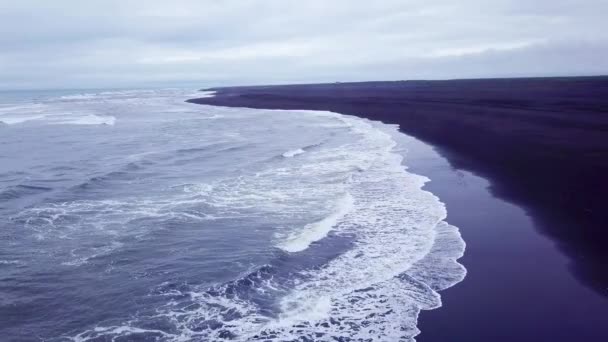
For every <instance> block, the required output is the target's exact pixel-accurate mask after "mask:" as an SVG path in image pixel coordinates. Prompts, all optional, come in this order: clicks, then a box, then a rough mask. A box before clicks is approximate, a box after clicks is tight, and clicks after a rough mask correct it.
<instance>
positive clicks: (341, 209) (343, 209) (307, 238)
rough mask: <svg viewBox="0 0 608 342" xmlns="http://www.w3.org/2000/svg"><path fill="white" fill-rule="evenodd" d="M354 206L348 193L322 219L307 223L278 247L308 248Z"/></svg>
mask: <svg viewBox="0 0 608 342" xmlns="http://www.w3.org/2000/svg"><path fill="white" fill-rule="evenodd" d="M353 208H354V199H353V197H352V196H351V195H350V194H346V195H344V197H342V198H341V199H340V200H339V201H338V203H337V205H336V208H335V209H334V212H332V213H331V214H330V215H329V216H327V217H325V218H324V219H322V220H320V221H317V222H313V223H309V224H307V225H306V226H304V228H302V230H301V231H299V232H297V233H294V234H292V235H291V236H290V237H289V238H288V239H287V241H285V242H283V243H281V244H280V245H279V248H281V249H282V250H284V251H287V252H290V253H295V252H301V251H303V250H305V249H306V248H308V246H310V244H312V243H313V242H316V241H319V240H321V239H323V238H324V237H326V236H327V234H328V233H329V232H330V231H331V229H332V228H333V227H334V226H335V225H336V224H338V222H339V221H340V220H342V219H343V218H344V216H345V215H347V214H348V213H349V212H350V211H351V210H353Z"/></svg>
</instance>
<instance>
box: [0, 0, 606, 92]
mask: <svg viewBox="0 0 608 342" xmlns="http://www.w3.org/2000/svg"><path fill="white" fill-rule="evenodd" d="M606 13H608V0H533V1H532V0H459V1H454V0H425V1H422V0H377V1H370V0H365V1H363V0H361V1H359V0H306V1H304V0H173V1H161V0H146V1H137V0H103V1H102V0H87V1H77V0H73V1H70V0H63V1H62V0H54V1H49V0H38V1H36V0H19V1H9V0H0V31H1V32H2V34H1V35H0V44H1V45H0V88H2V89H15V88H94V87H129V86H155V85H160V86H173V85H193V86H210V85H226V84H260V83H265V84H268V83H289V82H325V81H349V80H389V79H391V80H393V79H423V78H424V79H438V78H439V79H442V78H461V77H496V76H498V77H502V76H527V75H530V76H548V75H597V74H608V20H607V19H606Z"/></svg>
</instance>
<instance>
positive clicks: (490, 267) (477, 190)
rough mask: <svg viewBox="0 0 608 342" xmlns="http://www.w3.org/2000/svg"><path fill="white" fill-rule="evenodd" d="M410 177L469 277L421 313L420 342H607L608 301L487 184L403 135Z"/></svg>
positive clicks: (519, 210) (526, 218)
mask: <svg viewBox="0 0 608 342" xmlns="http://www.w3.org/2000/svg"><path fill="white" fill-rule="evenodd" d="M400 140H402V141H404V145H405V147H406V148H407V152H405V164H406V166H407V167H408V171H410V172H414V173H416V174H421V175H424V176H426V177H428V178H429V179H431V181H430V182H428V183H427V184H426V185H425V187H424V189H425V190H428V191H430V192H432V193H433V194H435V195H436V196H438V197H439V198H440V199H441V201H442V202H444V203H445V205H446V207H447V210H448V217H447V219H446V220H447V221H448V222H449V223H450V224H453V225H455V226H457V227H459V229H460V233H461V234H462V236H463V239H464V240H465V242H466V244H467V247H466V251H465V254H464V256H463V257H462V258H461V259H459V262H460V263H462V264H463V265H464V266H465V267H466V268H467V276H466V278H465V279H464V280H463V281H462V282H460V283H458V284H456V285H455V286H454V287H451V288H449V289H446V290H444V291H442V292H441V298H442V302H443V305H442V307H440V308H438V309H437V310H430V311H423V312H421V314H420V317H419V320H418V328H419V329H420V331H421V334H420V335H419V336H418V337H417V338H416V340H417V341H419V342H445V341H471V342H486V341H496V342H503V341H504V342H511V341H525V342H528V341H529V342H536V341H590V342H595V341H598V342H599V341H605V340H607V339H608V330H606V329H604V326H605V324H606V317H608V300H607V299H606V298H605V297H603V296H602V295H600V294H598V293H597V292H596V291H593V290H592V289H591V288H589V287H587V286H585V285H584V284H582V283H581V282H580V281H578V279H576V278H575V277H574V275H573V274H572V273H571V272H569V270H568V260H567V257H566V256H564V255H563V254H562V253H561V252H560V251H559V250H558V249H557V248H556V246H555V244H554V243H553V241H551V240H550V239H549V238H548V237H546V236H543V235H541V234H539V233H538V232H537V230H536V229H534V228H535V223H534V221H533V220H532V219H531V218H530V217H529V216H528V215H527V214H526V212H525V211H524V210H523V209H522V208H520V207H518V206H516V205H513V204H510V203H508V202H506V201H504V200H501V199H500V198H497V197H496V196H494V195H493V194H492V193H491V191H490V189H489V187H490V183H489V182H488V181H487V180H486V179H484V178H482V177H479V176H476V175H474V174H473V173H471V172H468V171H465V170H462V169H457V168H454V167H452V166H451V165H450V164H449V161H448V160H446V159H445V158H444V157H443V156H442V155H441V154H440V152H439V151H436V149H434V148H433V147H432V146H430V145H428V144H425V143H423V142H421V141H419V140H417V139H415V138H412V137H409V136H402V137H401V139H400Z"/></svg>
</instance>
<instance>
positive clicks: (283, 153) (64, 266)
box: [0, 90, 465, 341]
mask: <svg viewBox="0 0 608 342" xmlns="http://www.w3.org/2000/svg"><path fill="white" fill-rule="evenodd" d="M190 94H191V93H190V92H186V91H174V90H166V91H165V90H163V91H160V90H159V91H150V90H145V91H109V92H102V93H96V94H94V93H83V94H79V95H76V96H70V95H68V96H67V97H62V98H49V99H45V100H43V101H42V102H41V103H42V104H41V105H40V106H38V107H31V108H28V107H27V105H23V106H12V107H20V108H10V107H4V108H5V109H6V108H9V110H10V111H12V112H13V113H12V114H15V113H14V111H16V110H17V111H22V112H21V113H17V114H19V115H21V114H23V115H24V116H28V117H31V115H33V114H32V113H34V112H33V110H36V111H37V112H36V113H34V114H36V115H44V119H40V120H30V121H29V122H28V123H27V124H23V125H7V126H6V127H3V128H2V130H3V132H2V133H3V134H1V135H0V143H2V144H3V146H6V147H7V150H8V151H24V152H23V153H21V152H20V153H15V154H13V155H10V156H9V157H10V158H12V159H14V160H15V161H16V162H14V163H13V162H11V163H10V165H20V166H21V169H16V170H10V169H9V170H7V171H6V172H3V173H0V181H2V182H4V183H3V184H7V186H8V187H5V189H3V190H2V191H0V195H2V196H0V197H2V198H3V199H4V200H5V202H6V203H8V204H7V205H6V206H5V205H4V202H3V206H0V211H1V214H2V215H0V217H2V218H3V219H2V220H3V221H2V222H1V223H2V224H3V225H6V227H7V228H6V229H5V231H6V232H7V233H6V235H7V236H9V237H10V239H9V240H8V241H9V243H8V244H7V245H6V246H5V248H6V250H7V252H6V253H7V254H6V255H10V256H11V257H10V258H3V259H5V261H12V260H18V261H19V264H16V263H15V264H13V263H10V262H0V266H1V267H2V268H3V272H4V271H8V272H14V276H12V278H11V279H13V278H14V279H28V281H29V282H30V283H34V282H35V281H39V278H37V277H39V276H40V274H41V272H39V271H40V270H44V272H43V273H44V282H45V284H47V285H48V288H49V289H50V291H52V292H48V293H41V294H42V295H45V296H46V297H47V298H48V300H49V302H48V303H49V304H48V305H47V311H46V312H45V314H44V316H40V315H39V316H36V315H37V313H36V312H33V313H31V315H32V317H31V320H30V319H29V318H28V322H33V323H24V324H25V325H24V326H19V329H13V328H12V327H10V326H9V327H8V328H7V329H9V330H10V331H9V335H10V336H17V337H22V336H24V335H23V333H22V331H24V330H25V331H37V332H39V335H40V336H41V338H43V339H45V340H49V341H56V340H57V341H62V340H74V341H97V340H116V341H118V340H156V341H222V340H233V341H256V340H263V341H291V340H297V339H299V340H308V341H312V340H314V341H335V340H373V341H413V340H414V339H415V336H416V334H417V333H418V329H417V324H416V321H417V316H418V313H419V311H420V310H426V309H432V308H437V307H439V306H440V305H441V300H440V296H439V292H438V291H440V290H442V289H445V288H447V287H449V286H452V285H453V284H455V283H457V282H458V281H460V280H462V277H464V274H465V270H464V268H463V267H462V266H461V265H460V264H458V263H457V259H458V258H459V257H460V256H461V255H462V252H463V251H464V243H463V241H462V239H461V238H460V235H459V234H458V230H457V228H456V227H453V226H450V225H449V224H447V223H446V222H445V218H446V209H445V207H444V206H443V204H442V203H441V202H440V201H439V199H438V198H436V197H435V196H434V195H433V194H431V193H429V192H427V191H424V190H423V186H424V184H425V183H426V182H427V181H428V179H426V178H425V177H422V176H419V175H415V174H412V173H410V172H408V171H407V169H406V168H405V167H404V166H403V165H402V161H403V156H402V155H400V154H399V153H398V151H397V149H396V147H397V146H396V145H397V143H396V141H395V139H394V137H395V135H397V134H399V133H398V132H397V131H396V128H395V127H393V126H387V125H383V124H380V123H374V122H370V121H367V120H363V119H359V118H354V117H348V116H343V115H339V114H335V113H329V112H310V111H267V110H256V109H243V108H220V107H209V106H199V105H195V104H190V103H185V102H184V100H186V99H187V98H188V96H190ZM208 95H209V96H212V94H208ZM30 109H31V110H32V111H31V112H30ZM0 114H6V113H0ZM12 114H11V115H12ZM19 115H17V116H19ZM0 116H1V115H0ZM112 118H115V120H116V122H117V123H119V124H117V125H116V127H114V128H112V129H106V128H96V126H95V125H97V126H105V125H109V124H110V121H107V120H112ZM210 119H211V120H210ZM69 122H72V124H70V123H69ZM112 122H113V121H112ZM56 123H62V124H60V125H55V124H56ZM303 130H305V131H306V132H307V134H298V133H299V132H302V131H303ZM17 137H19V139H22V138H27V137H29V138H30V139H29V140H28V139H25V142H26V144H22V143H21V140H19V139H16V138H17ZM276 141H281V146H277V145H276ZM66 144H67V145H69V146H78V149H75V150H74V151H72V152H71V153H64V151H65V146H66ZM399 150H400V151H401V148H400V149H399ZM406 161H407V160H406ZM30 170H36V172H35V173H32V172H31V171H30ZM6 208H8V210H7V209H6ZM74 286H77V287H78V289H79V290H78V291H65V293H66V295H65V297H61V298H55V297H54V296H52V295H50V294H52V293H60V292H61V291H62V290H64V289H66V288H70V289H71V288H74ZM33 290H34V291H42V292H44V291H45V289H38V288H36V289H33ZM37 293H38V292H37ZM90 293H96V296H95V297H94V298H91V297H90ZM12 296H13V297H11V299H10V301H11V303H16V304H15V305H19V303H23V305H26V306H28V307H30V306H31V305H37V303H36V302H33V301H30V302H28V300H29V297H26V296H21V294H20V293H17V292H15V293H13V294H12ZM74 303H85V304H83V306H79V305H78V306H75V304H74ZM116 303H120V305H118V306H117V305H115V304H116ZM10 305H13V304H10ZM73 306H74V307H73ZM72 312H77V313H81V316H80V317H79V320H78V322H77V323H74V324H75V325H65V326H64V325H62V324H63V321H60V320H57V321H54V322H53V324H52V326H53V328H52V329H50V328H49V329H47V328H46V327H49V326H51V324H49V323H48V321H47V320H48V319H49V317H53V316H54V315H56V316H61V315H66V313H72ZM109 316H111V317H110V318H108V317H109ZM62 317H64V316H62ZM35 322H41V323H40V325H36V323H35ZM55 326H56V328H55ZM11 329H13V330H11ZM45 329H47V330H45ZM27 337H29V336H24V338H21V339H26V338H27ZM15 339H19V338H15Z"/></svg>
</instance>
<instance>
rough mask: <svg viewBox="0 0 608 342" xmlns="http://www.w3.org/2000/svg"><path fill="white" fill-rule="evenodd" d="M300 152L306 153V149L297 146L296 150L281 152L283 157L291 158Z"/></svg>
mask: <svg viewBox="0 0 608 342" xmlns="http://www.w3.org/2000/svg"><path fill="white" fill-rule="evenodd" d="M302 153H306V151H304V150H303V149H301V148H299V149H297V150H291V151H287V152H285V153H283V157H285V158H292V157H295V156H297V155H298V154H302Z"/></svg>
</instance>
